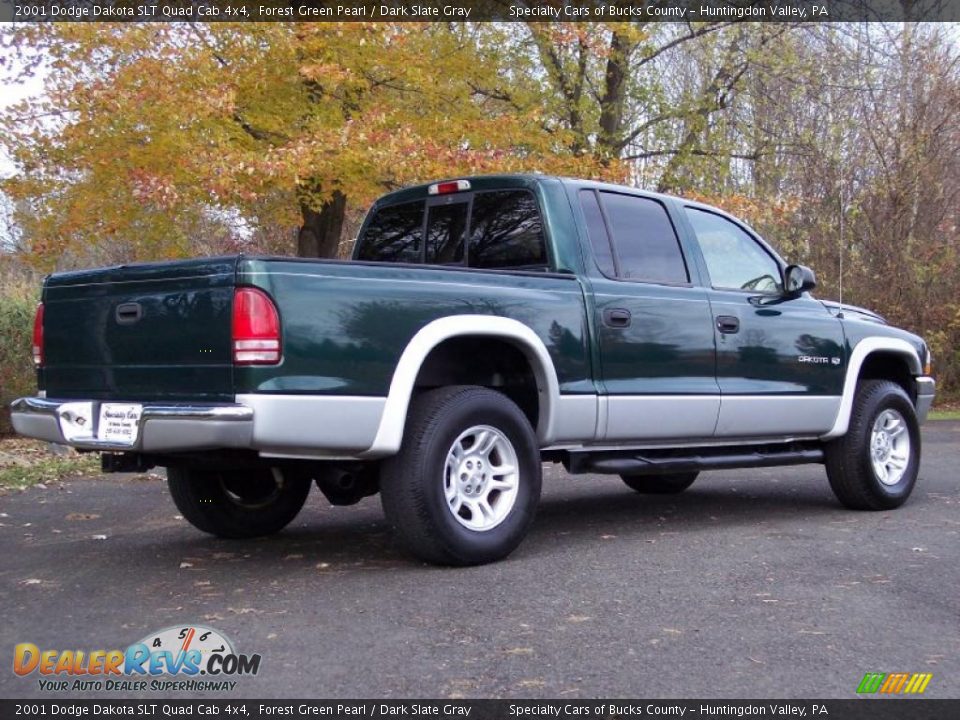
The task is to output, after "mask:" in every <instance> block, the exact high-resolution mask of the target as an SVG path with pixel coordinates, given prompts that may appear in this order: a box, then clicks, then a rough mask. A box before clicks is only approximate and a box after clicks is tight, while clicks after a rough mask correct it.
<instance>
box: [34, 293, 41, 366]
mask: <svg viewBox="0 0 960 720" xmlns="http://www.w3.org/2000/svg"><path fill="white" fill-rule="evenodd" d="M33 364H34V365H36V366H37V367H41V366H42V365H43V303H40V304H38V305H37V312H36V314H35V315H34V316H33Z"/></svg>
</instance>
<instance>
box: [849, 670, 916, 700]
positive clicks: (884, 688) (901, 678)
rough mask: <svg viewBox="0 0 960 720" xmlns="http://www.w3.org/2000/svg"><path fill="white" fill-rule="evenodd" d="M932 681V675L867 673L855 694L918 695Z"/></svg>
mask: <svg viewBox="0 0 960 720" xmlns="http://www.w3.org/2000/svg"><path fill="white" fill-rule="evenodd" d="M932 679H933V673H867V674H866V675H864V676H863V680H861V681H860V684H859V685H858V686H857V693H861V694H869V693H876V692H879V693H884V694H885V695H898V694H905V695H906V694H910V695H919V694H921V693H923V692H924V691H925V690H926V689H927V685H929V684H930V680H932Z"/></svg>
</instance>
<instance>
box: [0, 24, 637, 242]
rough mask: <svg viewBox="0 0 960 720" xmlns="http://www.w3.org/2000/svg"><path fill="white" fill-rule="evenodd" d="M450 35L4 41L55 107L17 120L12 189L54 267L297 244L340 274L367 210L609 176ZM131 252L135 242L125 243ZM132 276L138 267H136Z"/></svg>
mask: <svg viewBox="0 0 960 720" xmlns="http://www.w3.org/2000/svg"><path fill="white" fill-rule="evenodd" d="M474 32H475V31H474V30H473V29H472V28H471V27H469V26H465V25H458V26H455V25H446V24H440V23H427V24H413V23H397V24H391V23H342V24H341V23H317V24H307V23H302V24H297V23H290V24H281V23H258V24H244V25H232V24H229V23H214V24H209V25H201V24H162V23H154V24H143V25H140V24H116V25H104V24H86V23H76V24H53V23H50V24H47V23H44V24H39V25H36V26H26V27H24V26H17V27H15V28H13V29H8V30H5V31H4V33H5V35H4V37H3V43H4V44H5V45H6V46H7V47H9V48H10V49H11V50H12V51H14V52H16V53H18V55H19V61H18V63H16V65H15V67H16V68H17V69H18V71H19V72H20V73H21V74H29V73H36V72H40V73H43V74H44V75H45V93H44V95H42V96H41V97H38V98H34V99H32V100H29V101H27V102H24V103H21V104H19V105H17V106H15V107H13V108H11V109H9V110H8V111H6V112H5V113H4V116H3V117H2V118H0V120H2V122H0V126H2V127H3V128H4V129H3V130H2V131H0V139H2V142H3V143H4V145H5V146H6V148H7V149H8V152H9V153H10V154H11V155H12V156H13V157H14V159H15V160H16V161H17V163H18V164H19V166H20V168H21V172H20V173H19V174H18V175H17V176H15V177H14V178H12V179H11V180H9V181H7V182H6V183H5V184H4V189H5V190H6V191H7V192H8V193H9V194H10V195H11V196H12V197H13V198H14V199H15V200H17V201H18V202H20V203H27V204H28V205H29V208H30V212H29V213H25V214H23V215H22V217H21V220H22V222H23V223H24V224H25V225H27V226H31V227H30V232H29V233H28V235H29V236H30V237H32V238H35V241H34V246H33V250H34V251H35V253H36V254H37V255H39V256H42V257H45V258H48V259H51V258H57V257H59V256H61V255H62V254H63V253H64V252H75V251H76V250H77V248H78V247H79V248H86V249H89V248H90V246H93V248H97V247H102V246H111V245H119V246H121V247H122V248H125V251H126V254H127V255H128V256H129V258H142V257H156V256H160V255H171V254H172V255H179V254H186V253H188V252H190V251H191V248H192V247H193V238H194V236H195V235H196V233H197V232H200V231H204V232H210V231H215V230H216V229H217V228H219V231H220V232H225V233H228V234H229V233H230V232H234V233H236V232H242V231H244V230H249V228H250V227H251V226H257V225H262V224H265V223H274V224H279V225H285V226H298V227H299V234H298V242H297V248H296V249H297V252H298V253H299V254H301V255H307V256H334V255H336V254H337V251H338V244H339V242H340V239H341V228H342V226H343V222H344V216H345V213H346V210H347V206H348V204H349V203H352V204H354V205H363V204H366V203H368V202H369V201H370V200H371V199H372V198H373V197H375V196H377V195H379V194H381V193H382V192H384V191H386V190H389V189H391V188H394V187H397V186H399V185H402V184H406V183H409V182H413V181H417V180H425V179H428V178H434V177H443V176H449V175H458V174H465V173H480V172H493V171H517V170H523V171H547V172H555V171H556V172H566V173H571V174H587V175H597V174H601V175H606V176H608V177H613V178H616V177H618V176H619V175H618V173H619V172H620V170H619V167H618V166H616V165H613V166H610V165H609V164H608V165H606V166H605V167H603V168H600V167H599V165H598V163H596V162H595V161H594V159H593V157H591V156H589V155H585V154H578V153H576V152H574V151H573V150H572V149H571V148H572V147H573V146H574V144H575V143H573V142H572V141H571V140H570V137H569V132H568V131H567V130H566V129H564V128H557V127H553V128H551V127H549V126H548V125H547V124H545V123H544V122H543V118H542V110H541V109H540V108H539V107H538V106H536V105H535V104H528V105H527V106H526V107H524V108H522V109H518V108H517V107H515V106H513V105H511V104H510V103H509V102H506V101H504V100H502V99H498V98H496V97H491V96H490V95H485V94H481V93H478V92H477V90H476V88H478V87H480V86H481V85H483V84H484V83H486V81H487V78H488V77H489V76H491V75H495V74H496V73H497V71H498V67H499V66H498V65H497V64H496V63H495V62H494V59H495V54H493V53H490V52H489V51H488V50H483V49H482V48H481V46H480V45H478V43H477V42H476V38H475V36H474ZM118 238H122V240H121V241H119V242H116V241H117V239H118ZM124 259H127V258H126V257H125V258H124Z"/></svg>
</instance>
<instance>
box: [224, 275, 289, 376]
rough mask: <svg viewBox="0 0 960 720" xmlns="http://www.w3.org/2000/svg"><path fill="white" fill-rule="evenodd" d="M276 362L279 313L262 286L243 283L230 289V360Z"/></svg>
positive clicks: (267, 363)
mask: <svg viewBox="0 0 960 720" xmlns="http://www.w3.org/2000/svg"><path fill="white" fill-rule="evenodd" d="M278 362H280V315H279V313H277V307H276V305H274V304H273V301H272V300H271V299H270V296H269V295H267V294H266V293H265V292H263V290H258V289H257V288H251V287H244V288H237V289H236V290H235V291H234V293H233V364H234V365H276V364H277V363H278Z"/></svg>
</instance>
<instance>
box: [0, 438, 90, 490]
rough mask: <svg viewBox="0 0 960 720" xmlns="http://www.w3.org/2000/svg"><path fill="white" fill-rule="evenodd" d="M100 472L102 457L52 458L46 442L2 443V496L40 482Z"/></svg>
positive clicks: (16, 441)
mask: <svg viewBox="0 0 960 720" xmlns="http://www.w3.org/2000/svg"><path fill="white" fill-rule="evenodd" d="M99 472H100V456H99V455H97V454H95V453H89V454H84V455H81V454H79V453H73V452H71V453H70V454H69V455H63V456H60V455H53V454H52V453H50V452H49V451H48V450H47V448H46V447H45V446H44V444H43V443H38V442H34V441H29V440H5V441H3V442H0V493H3V492H4V491H9V490H22V489H23V488H27V487H30V486H31V485H36V484H37V483H48V482H56V481H58V480H61V479H63V478H67V477H75V476H77V475H95V474H98V473H99Z"/></svg>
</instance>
